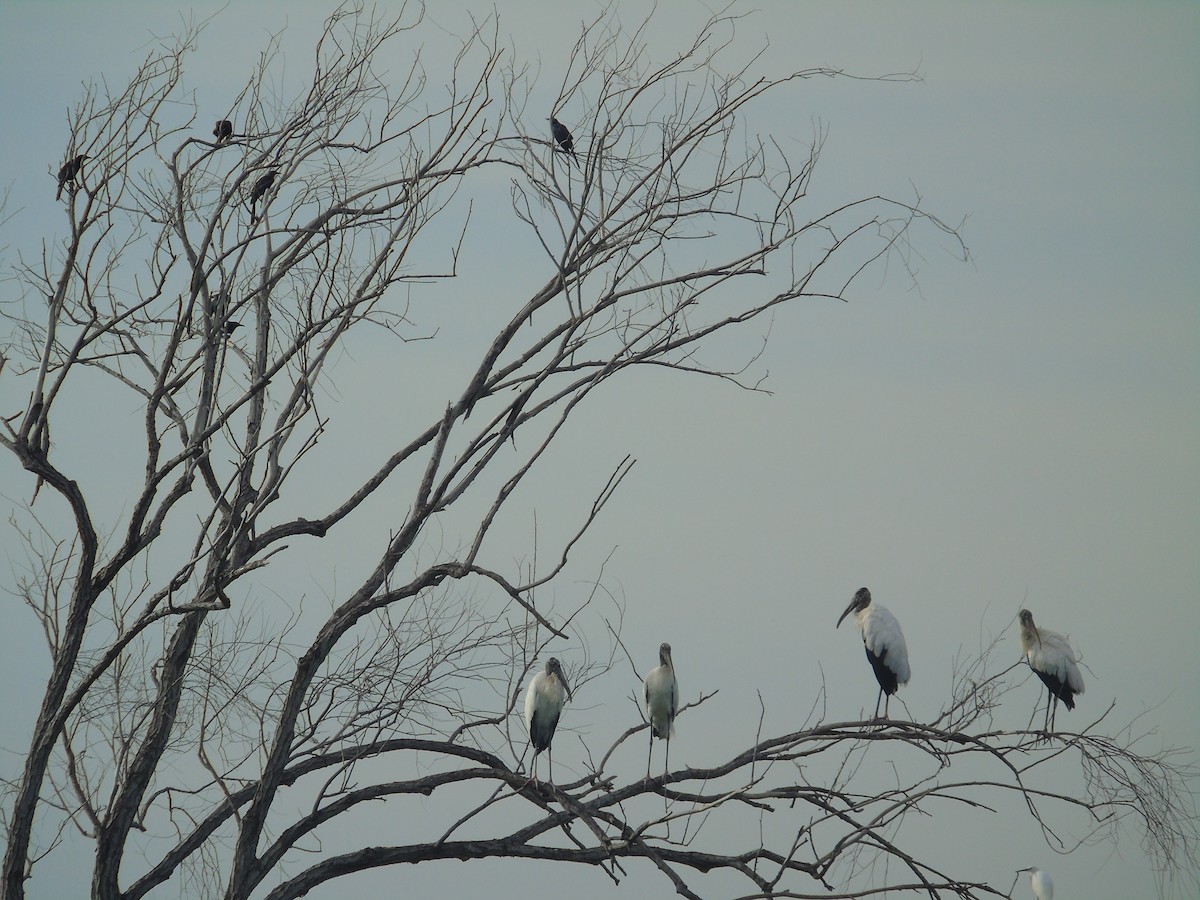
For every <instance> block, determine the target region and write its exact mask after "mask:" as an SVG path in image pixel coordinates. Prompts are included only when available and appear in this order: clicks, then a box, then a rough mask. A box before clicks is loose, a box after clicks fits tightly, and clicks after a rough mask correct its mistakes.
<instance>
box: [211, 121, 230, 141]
mask: <svg viewBox="0 0 1200 900" xmlns="http://www.w3.org/2000/svg"><path fill="white" fill-rule="evenodd" d="M213 137H215V138H216V139H217V143H218V144H219V143H221V142H222V141H227V140H229V139H230V138H231V137H233V123H232V122H230V121H229V120H228V119H217V124H216V127H215V128H213Z"/></svg>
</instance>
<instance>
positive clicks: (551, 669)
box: [546, 656, 575, 700]
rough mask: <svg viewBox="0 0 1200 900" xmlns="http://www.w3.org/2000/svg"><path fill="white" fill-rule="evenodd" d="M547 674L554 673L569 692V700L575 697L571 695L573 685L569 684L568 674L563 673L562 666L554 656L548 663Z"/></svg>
mask: <svg viewBox="0 0 1200 900" xmlns="http://www.w3.org/2000/svg"><path fill="white" fill-rule="evenodd" d="M546 674H548V675H553V676H554V677H555V678H557V679H558V681H559V683H560V684H561V685H562V686H563V690H564V691H566V692H567V699H568V700H573V699H575V698H574V697H572V696H571V686H570V685H569V684H567V676H566V675H564V674H563V670H562V666H561V665H560V664H559V662H558V660H557V659H555V658H554V657H553V656H552V657H550V661H549V662H547V663H546Z"/></svg>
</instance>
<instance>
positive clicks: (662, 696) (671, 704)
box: [645, 644, 679, 778]
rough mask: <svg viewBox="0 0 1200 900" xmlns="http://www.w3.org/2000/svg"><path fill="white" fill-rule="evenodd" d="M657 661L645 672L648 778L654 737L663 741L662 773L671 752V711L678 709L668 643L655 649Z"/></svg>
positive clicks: (673, 726) (673, 666) (677, 689)
mask: <svg viewBox="0 0 1200 900" xmlns="http://www.w3.org/2000/svg"><path fill="white" fill-rule="evenodd" d="M658 659H659V664H658V665H657V666H655V667H654V668H653V669H651V670H650V672H649V674H647V675H646V685H645V687H646V691H645V696H646V718H648V719H649V720H650V750H649V752H648V753H647V755H646V777H647V778H649V777H650V756H651V755H653V753H654V739H655V738H662V739H663V740H665V741H666V742H667V750H666V759H664V761H663V774H664V775H666V768H667V762H668V761H669V759H670V754H671V736H672V735H673V734H674V733H675V713H677V712H678V711H679V682H678V681H677V680H676V678H675V664H674V662H673V661H672V660H671V645H670V644H663V645H662V646H661V647H659V648H658Z"/></svg>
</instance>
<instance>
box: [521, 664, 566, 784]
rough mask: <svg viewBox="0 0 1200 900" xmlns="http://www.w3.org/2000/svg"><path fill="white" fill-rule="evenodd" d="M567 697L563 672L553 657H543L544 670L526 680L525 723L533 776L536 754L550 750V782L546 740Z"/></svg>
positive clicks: (552, 753)
mask: <svg viewBox="0 0 1200 900" xmlns="http://www.w3.org/2000/svg"><path fill="white" fill-rule="evenodd" d="M570 699H571V688H570V686H569V685H568V684H567V677H566V676H565V675H564V674H563V670H562V665H560V664H559V661H558V660H557V659H555V658H554V657H553V656H552V657H550V659H548V660H546V669H545V671H544V672H538V673H537V674H536V675H534V676H533V679H532V680H531V681H530V682H529V690H528V692H526V694H525V725H526V727H527V728H528V729H529V742H530V743H531V744H533V762H532V766H533V767H535V768H534V769H533V776H534V778H535V779H536V778H537V768H536V766H537V757H538V754H539V753H541V752H542V751H543V750H549V751H550V781H551V782H553V781H554V751H553V750H550V741H551V740H552V739H553V738H554V729H555V728H557V727H558V717H559V716H560V715H561V714H562V708H563V706H565V705H566V702H567V701H568V700H570Z"/></svg>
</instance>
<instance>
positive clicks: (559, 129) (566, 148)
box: [550, 116, 579, 162]
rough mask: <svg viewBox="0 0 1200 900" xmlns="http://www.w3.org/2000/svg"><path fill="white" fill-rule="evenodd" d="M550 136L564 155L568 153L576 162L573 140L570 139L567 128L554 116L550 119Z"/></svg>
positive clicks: (577, 159)
mask: <svg viewBox="0 0 1200 900" xmlns="http://www.w3.org/2000/svg"><path fill="white" fill-rule="evenodd" d="M550 134H551V136H552V137H553V138H554V142H555V143H556V144H558V146H559V148H560V149H561V150H562V151H563V152H564V153H570V154H571V158H572V159H574V160H575V161H576V162H578V161H579V157H578V156H576V155H575V138H573V137H571V132H569V131H567V126H566V125H564V124H563V123H562V122H560V121H558V119H556V118H554V116H551V117H550Z"/></svg>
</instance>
